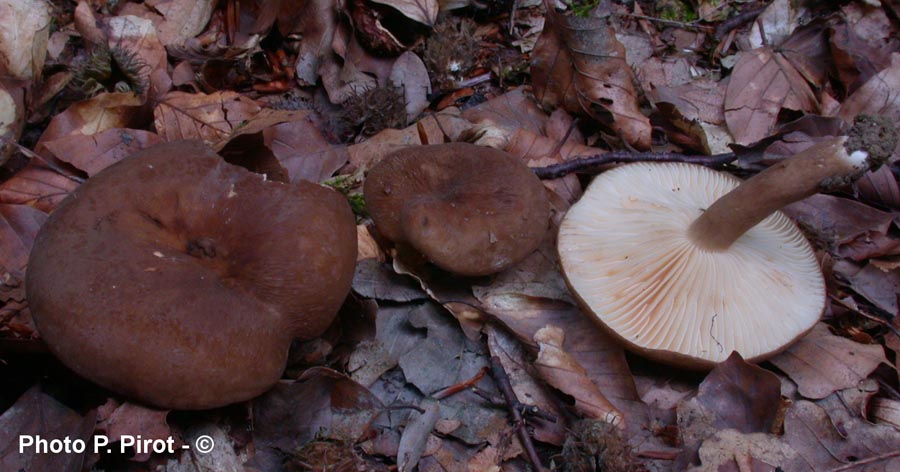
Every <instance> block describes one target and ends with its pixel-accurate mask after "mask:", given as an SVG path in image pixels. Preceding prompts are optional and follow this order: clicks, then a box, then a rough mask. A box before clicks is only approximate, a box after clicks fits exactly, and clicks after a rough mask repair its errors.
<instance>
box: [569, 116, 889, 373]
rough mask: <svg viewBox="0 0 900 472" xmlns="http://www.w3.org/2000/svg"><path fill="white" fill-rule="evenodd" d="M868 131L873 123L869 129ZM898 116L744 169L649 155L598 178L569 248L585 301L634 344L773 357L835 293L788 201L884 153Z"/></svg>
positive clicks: (714, 358)
mask: <svg viewBox="0 0 900 472" xmlns="http://www.w3.org/2000/svg"><path fill="white" fill-rule="evenodd" d="M861 136H868V137H864V138H860V137H861ZM896 143H897V135H896V132H895V131H894V129H893V124H892V123H890V122H886V121H884V120H879V119H876V120H873V119H870V118H865V117H864V118H862V119H858V120H857V123H856V124H855V125H854V127H853V129H852V130H851V131H850V133H849V136H840V137H833V138H828V139H825V140H823V141H821V142H819V143H818V144H815V145H814V146H812V147H811V148H809V149H807V150H806V151H803V152H801V153H799V154H797V155H795V156H793V157H791V158H789V159H787V160H785V161H783V162H781V163H778V164H776V165H774V166H772V167H770V168H768V169H766V170H765V171H763V172H761V173H759V174H758V175H756V176H754V177H753V178H751V179H749V180H748V181H746V182H744V183H741V182H740V181H739V180H738V179H737V178H735V177H732V176H731V175H729V174H725V173H720V172H715V171H712V170H709V169H707V168H705V167H700V166H696V165H690V164H674V163H669V164H653V163H638V164H630V165H625V166H622V167H618V168H616V169H613V170H611V171H608V172H606V173H604V174H602V175H600V176H599V177H597V178H596V179H595V180H594V182H592V183H591V185H590V187H589V188H588V190H587V191H586V192H585V194H584V196H583V197H582V198H581V200H580V201H579V202H578V203H577V204H575V205H574V206H573V207H572V208H571V209H570V210H569V212H568V214H567V215H566V217H565V219H564V221H563V223H562V225H561V227H560V230H559V239H558V249H559V255H560V262H561V266H562V269H563V273H564V274H565V276H566V279H567V281H568V283H569V286H570V288H571V290H572V292H573V293H574V294H575V295H576V297H577V298H578V299H579V301H580V302H581V304H582V306H583V307H584V308H585V310H586V311H587V312H589V313H590V314H591V315H592V316H593V317H594V318H596V319H597V320H598V321H600V323H601V325H602V326H604V327H606V328H607V329H608V330H609V331H610V332H612V333H613V334H614V335H615V336H617V337H618V338H620V339H621V340H623V341H624V342H625V344H626V345H628V346H629V347H631V348H632V349H633V350H634V351H636V352H638V353H641V354H643V355H645V356H648V357H651V358H653V359H655V360H658V361H660V362H664V363H669V364H676V365H680V366H683V367H688V368H709V367H711V366H713V365H714V364H715V363H718V362H721V361H724V360H725V359H727V358H728V356H729V355H730V354H731V352H732V351H737V352H739V353H740V354H741V355H742V356H743V357H744V358H747V359H748V360H752V361H760V360H763V359H765V358H767V357H770V356H772V355H774V354H776V353H778V352H780V351H781V350H783V349H785V348H786V347H787V346H788V345H790V344H791V343H792V342H793V341H794V340H796V339H797V338H799V337H800V336H802V335H803V334H805V333H806V332H807V331H809V330H810V329H811V328H812V327H813V325H814V324H815V323H816V321H818V319H819V316H820V315H821V313H822V310H823V308H824V305H825V284H824V280H823V277H822V273H821V271H820V269H819V265H818V262H817V260H816V257H815V254H814V253H813V250H812V248H811V247H810V244H809V243H808V242H807V241H806V239H804V237H803V235H802V233H801V232H800V231H799V230H798V229H797V227H796V226H795V225H794V224H793V222H791V221H790V220H789V219H788V218H787V217H786V216H785V215H784V214H782V213H781V212H779V211H776V210H778V209H779V208H781V207H783V206H784V205H787V204H789V203H791V202H794V201H797V200H800V199H802V198H805V197H807V196H809V195H812V194H814V193H816V192H818V191H821V190H823V189H829V188H835V187H838V186H841V185H846V184H847V183H849V182H850V181H852V180H853V179H855V178H858V177H859V176H861V175H862V174H863V173H864V172H865V171H867V170H868V169H870V168H877V167H878V166H880V165H881V163H882V162H884V161H885V160H886V159H887V158H888V157H889V156H890V155H891V152H892V151H893V149H894V146H895V145H896Z"/></svg>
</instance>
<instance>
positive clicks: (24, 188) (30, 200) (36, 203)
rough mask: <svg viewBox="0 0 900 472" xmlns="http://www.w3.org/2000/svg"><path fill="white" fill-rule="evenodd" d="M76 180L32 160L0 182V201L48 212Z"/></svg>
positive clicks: (76, 185) (74, 186) (72, 186)
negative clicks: (10, 176)
mask: <svg viewBox="0 0 900 472" xmlns="http://www.w3.org/2000/svg"><path fill="white" fill-rule="evenodd" d="M76 187H78V182H76V181H75V180H72V179H71V178H69V177H65V176H63V175H60V174H59V173H57V172H56V171H54V170H51V169H50V168H48V167H46V165H45V164H44V163H42V162H37V161H36V160H32V161H31V162H29V163H28V165H27V166H25V168H24V169H22V170H20V171H19V172H17V173H16V175H14V176H12V178H10V179H9V180H7V181H6V182H3V183H0V203H7V204H23V205H29V206H33V207H35V208H37V209H38V210H41V211H43V212H46V213H49V212H50V211H52V210H53V209H54V208H56V205H58V204H59V202H61V201H62V200H63V199H64V198H66V196H68V195H69V192H71V191H72V190H75V188H76Z"/></svg>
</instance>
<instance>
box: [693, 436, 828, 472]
mask: <svg viewBox="0 0 900 472" xmlns="http://www.w3.org/2000/svg"><path fill="white" fill-rule="evenodd" d="M697 455H698V457H699V459H700V462H701V463H702V465H698V466H695V467H692V468H689V469H687V470H689V471H691V472H705V471H712V470H715V471H718V472H776V471H778V470H790V471H792V472H795V471H796V472H802V471H808V472H812V471H813V469H812V468H810V467H809V466H808V465H806V464H803V461H802V458H801V456H800V454H799V453H797V451H795V450H794V449H793V448H792V447H791V446H789V445H788V444H785V443H784V442H783V441H781V440H779V439H778V438H777V437H775V436H774V435H771V434H763V433H752V434H744V433H741V432H739V431H735V430H733V429H723V430H721V431H717V432H715V434H713V435H712V436H711V437H709V438H708V439H706V440H705V441H704V442H703V445H702V446H700V450H699V451H698V453H697ZM792 466H794V467H797V468H791V467H792Z"/></svg>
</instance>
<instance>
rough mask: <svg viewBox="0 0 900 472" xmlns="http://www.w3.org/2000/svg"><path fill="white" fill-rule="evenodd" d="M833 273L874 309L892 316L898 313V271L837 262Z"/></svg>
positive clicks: (899, 275)
mask: <svg viewBox="0 0 900 472" xmlns="http://www.w3.org/2000/svg"><path fill="white" fill-rule="evenodd" d="M898 246H900V244H898ZM834 272H835V273H836V274H839V275H840V276H842V277H843V278H844V279H846V280H847V283H848V284H849V285H850V288H852V289H853V291H854V292H856V293H858V294H860V295H862V296H863V297H864V298H865V299H866V300H868V301H869V302H870V303H872V304H873V305H875V306H876V307H878V308H880V309H882V310H884V311H885V312H886V313H888V314H890V315H893V316H896V314H897V313H900V306H898V302H897V294H898V293H900V270H896V269H895V270H889V271H884V270H881V269H879V268H878V267H877V266H875V265H874V264H866V265H865V266H864V267H862V268H860V267H859V266H858V265H856V264H853V263H850V262H847V261H838V262H837V263H836V264H835V265H834Z"/></svg>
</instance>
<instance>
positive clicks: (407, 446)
mask: <svg viewBox="0 0 900 472" xmlns="http://www.w3.org/2000/svg"><path fill="white" fill-rule="evenodd" d="M419 408H421V409H422V413H419V412H412V413H411V414H410V418H409V421H408V422H407V423H406V427H404V428H403V434H401V435H400V446H399V447H398V449H397V470H399V471H401V472H412V471H413V470H414V469H415V468H416V465H417V464H418V463H419V459H421V458H422V454H423V453H424V452H425V445H426V444H427V442H428V438H429V437H431V432H432V431H433V430H434V425H435V423H437V420H438V419H439V418H440V413H441V408H440V404H439V403H438V402H437V401H435V400H431V399H427V398H426V399H424V400H422V402H421V403H420V404H419Z"/></svg>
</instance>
